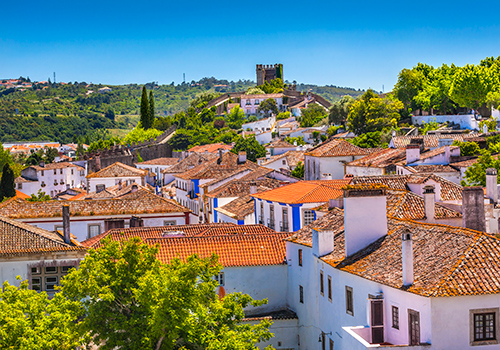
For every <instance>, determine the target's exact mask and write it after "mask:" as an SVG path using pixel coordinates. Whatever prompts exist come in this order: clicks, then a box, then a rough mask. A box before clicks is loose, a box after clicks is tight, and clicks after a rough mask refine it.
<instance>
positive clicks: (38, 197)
mask: <svg viewBox="0 0 500 350" xmlns="http://www.w3.org/2000/svg"><path fill="white" fill-rule="evenodd" d="M50 199H51V198H50V196H49V195H48V194H46V193H45V192H43V191H42V190H38V192H37V194H34V193H32V194H31V197H29V198H26V200H27V201H28V202H46V201H50Z"/></svg>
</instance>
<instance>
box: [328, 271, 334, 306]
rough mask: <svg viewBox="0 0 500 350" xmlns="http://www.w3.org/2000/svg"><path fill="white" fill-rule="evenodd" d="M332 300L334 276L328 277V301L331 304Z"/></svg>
mask: <svg viewBox="0 0 500 350" xmlns="http://www.w3.org/2000/svg"><path fill="white" fill-rule="evenodd" d="M332 299H333V297H332V276H328V300H329V301H330V302H331V301H332Z"/></svg>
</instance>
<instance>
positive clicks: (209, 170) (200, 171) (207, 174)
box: [177, 152, 258, 180]
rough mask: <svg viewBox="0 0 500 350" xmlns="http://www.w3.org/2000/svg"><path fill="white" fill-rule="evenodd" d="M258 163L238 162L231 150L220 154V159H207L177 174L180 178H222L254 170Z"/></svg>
mask: <svg viewBox="0 0 500 350" xmlns="http://www.w3.org/2000/svg"><path fill="white" fill-rule="evenodd" d="M257 168H258V165H257V164H256V163H254V162H251V161H249V160H247V161H246V162H245V163H242V164H238V156H237V155H236V154H234V153H232V152H226V153H224V154H223V155H222V160H219V157H217V158H215V159H212V160H209V161H207V162H206V163H202V164H200V165H198V166H195V167H194V168H192V169H189V170H187V171H185V172H183V173H182V174H179V175H177V176H178V177H180V178H181V179H185V180H190V179H222V178H224V177H228V176H230V175H232V174H235V173H239V172H241V171H245V170H255V169H257Z"/></svg>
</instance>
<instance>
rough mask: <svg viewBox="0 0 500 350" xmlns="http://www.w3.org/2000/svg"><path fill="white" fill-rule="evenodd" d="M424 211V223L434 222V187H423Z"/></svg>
mask: <svg viewBox="0 0 500 350" xmlns="http://www.w3.org/2000/svg"><path fill="white" fill-rule="evenodd" d="M424 211H425V218H426V222H431V223H432V222H434V219H435V217H436V198H435V194H434V186H425V187H424Z"/></svg>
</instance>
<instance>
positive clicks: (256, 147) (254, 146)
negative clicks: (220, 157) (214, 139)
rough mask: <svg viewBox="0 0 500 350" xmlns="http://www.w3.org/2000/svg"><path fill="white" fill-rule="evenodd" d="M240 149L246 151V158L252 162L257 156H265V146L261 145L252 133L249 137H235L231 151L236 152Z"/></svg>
mask: <svg viewBox="0 0 500 350" xmlns="http://www.w3.org/2000/svg"><path fill="white" fill-rule="evenodd" d="M241 151H244V152H247V159H248V160H251V161H252V162H256V161H257V158H261V157H265V156H266V148H265V147H264V146H262V145H261V144H260V143H259V141H257V140H256V139H255V136H253V135H252V136H250V137H243V136H239V137H238V138H237V139H236V142H235V144H234V147H233V149H232V150H231V152H233V153H236V154H238V152H241Z"/></svg>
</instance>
